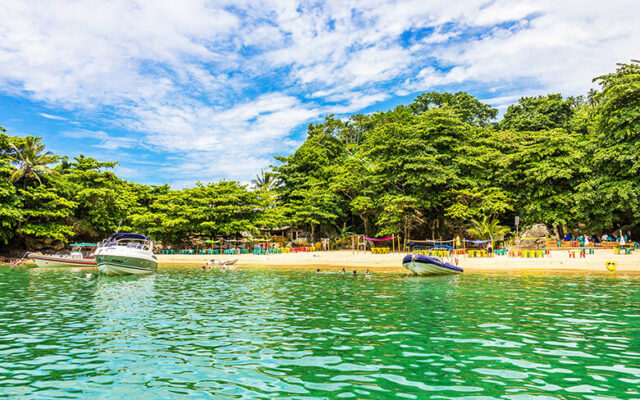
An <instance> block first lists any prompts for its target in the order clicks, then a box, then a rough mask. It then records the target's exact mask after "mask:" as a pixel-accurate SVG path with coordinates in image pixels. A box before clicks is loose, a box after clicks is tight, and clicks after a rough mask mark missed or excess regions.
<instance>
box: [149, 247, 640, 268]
mask: <svg viewBox="0 0 640 400" xmlns="http://www.w3.org/2000/svg"><path fill="white" fill-rule="evenodd" d="M402 257H403V254H401V253H394V254H371V253H363V252H360V253H354V252H352V251H351V250H342V251H321V252H313V253H292V254H271V255H253V254H241V255H235V256H229V255H215V256H196V255H191V256H190V255H158V261H159V263H160V266H168V265H194V266H197V265H202V264H204V263H206V262H207V261H208V260H211V259H216V260H225V259H230V258H238V259H239V260H238V262H237V264H236V265H235V266H236V267H238V268H242V267H290V268H321V269H323V268H325V269H326V268H329V269H339V268H342V267H344V268H351V269H365V268H369V269H371V270H376V271H406V270H405V269H404V268H403V267H402V265H401V261H402ZM607 261H614V262H615V263H616V271H618V272H639V273H640V252H635V253H634V254H632V255H616V254H614V252H613V250H606V249H602V250H596V251H595V254H590V255H587V256H586V258H570V257H569V252H568V251H566V250H557V251H552V252H551V255H550V256H547V257H545V258H519V257H508V256H496V257H491V258H469V257H460V259H459V265H460V267H462V268H464V269H465V271H467V272H473V271H518V270H545V271H602V272H607V269H606V263H607Z"/></svg>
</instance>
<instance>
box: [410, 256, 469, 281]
mask: <svg viewBox="0 0 640 400" xmlns="http://www.w3.org/2000/svg"><path fill="white" fill-rule="evenodd" d="M402 266H403V267H405V268H406V269H408V270H409V271H411V272H413V273H414V274H416V275H421V276H428V275H450V274H460V273H462V272H463V269H462V268H460V267H456V266H455V265H451V264H447V263H443V262H440V261H438V260H436V259H434V258H431V257H427V256H421V255H408V256H405V258H404V259H403V260H402Z"/></svg>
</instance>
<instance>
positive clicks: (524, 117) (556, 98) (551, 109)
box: [500, 94, 576, 131]
mask: <svg viewBox="0 0 640 400" xmlns="http://www.w3.org/2000/svg"><path fill="white" fill-rule="evenodd" d="M575 102H576V99H574V98H569V99H566V100H564V99H563V98H562V95H561V94H550V95H547V96H537V97H522V98H520V100H519V101H518V104H514V105H511V106H509V108H507V112H506V113H505V114H504V117H503V118H502V121H500V128H501V129H505V130H506V129H512V130H516V131H540V130H546V129H556V128H566V127H567V124H568V123H569V121H570V120H571V118H572V117H573V114H574V112H575Z"/></svg>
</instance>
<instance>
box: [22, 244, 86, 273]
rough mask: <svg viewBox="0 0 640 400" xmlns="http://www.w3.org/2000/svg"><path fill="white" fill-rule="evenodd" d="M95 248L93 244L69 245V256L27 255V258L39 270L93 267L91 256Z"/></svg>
mask: <svg viewBox="0 0 640 400" xmlns="http://www.w3.org/2000/svg"><path fill="white" fill-rule="evenodd" d="M95 248H96V245H95V244H94V243H74V244H72V245H71V254H55V255H45V254H40V253H29V255H27V258H29V259H31V260H33V261H34V262H35V263H36V265H37V266H38V267H41V268H42V267H47V268H59V267H64V268H67V267H95V266H96V260H95V259H94V258H93V254H92V253H93V250H94V249H95Z"/></svg>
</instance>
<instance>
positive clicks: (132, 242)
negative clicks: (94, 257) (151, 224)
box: [101, 235, 153, 251]
mask: <svg viewBox="0 0 640 400" xmlns="http://www.w3.org/2000/svg"><path fill="white" fill-rule="evenodd" d="M140 236H142V235H140ZM143 237H144V236H143ZM112 246H123V247H127V248H130V249H140V250H145V251H148V250H151V249H153V244H152V241H151V239H148V238H145V239H140V238H130V237H125V238H122V237H118V236H115V235H113V236H111V237H110V238H109V239H107V240H106V241H104V242H103V243H102V244H101V247H112Z"/></svg>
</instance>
